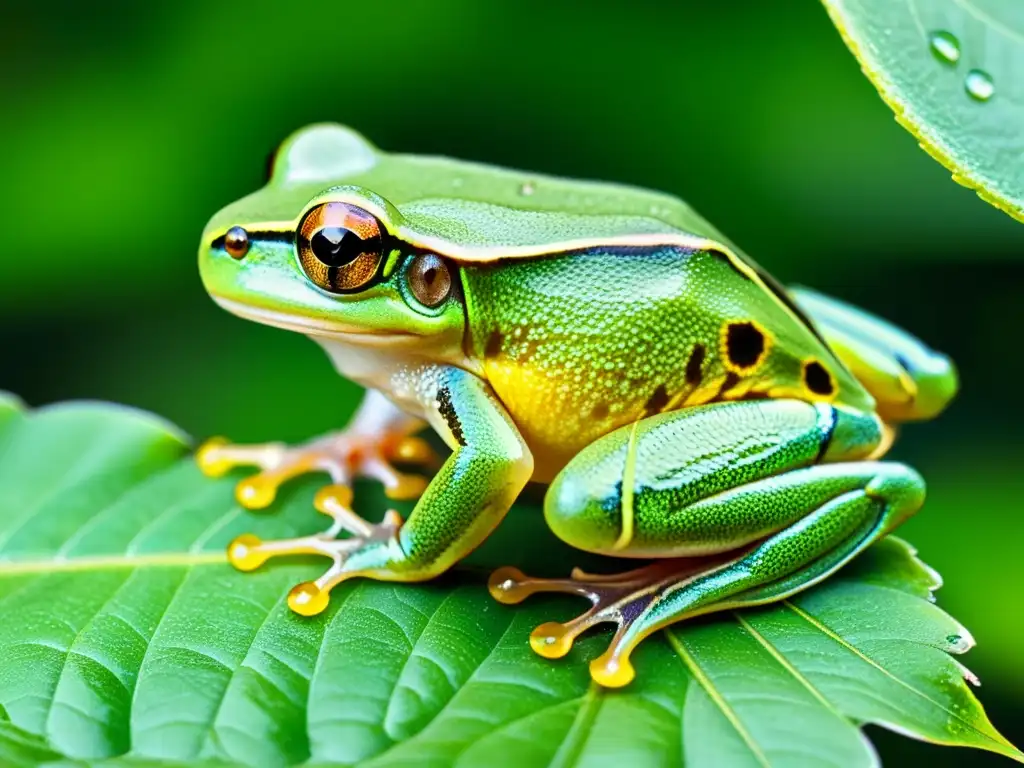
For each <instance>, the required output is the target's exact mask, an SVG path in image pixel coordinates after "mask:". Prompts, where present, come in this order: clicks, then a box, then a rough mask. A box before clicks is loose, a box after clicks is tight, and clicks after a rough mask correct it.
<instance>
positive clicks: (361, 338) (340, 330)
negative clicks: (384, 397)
mask: <svg viewBox="0 0 1024 768" xmlns="http://www.w3.org/2000/svg"><path fill="white" fill-rule="evenodd" d="M211 295H212V296H213V300H214V301H216V302H217V304H218V305H219V306H220V307H222V308H223V309H226V310H227V311H228V312H230V313H231V314H233V315H237V316H238V317H242V318H245V319H246V320H253V321H255V322H257V323H262V324H263V325H270V326H273V327H275V328H282V329H284V330H286V331H295V332H297V333H301V334H304V335H306V336H315V337H317V338H322V339H336V340H338V341H344V342H348V343H350V344H364V345H367V346H374V347H380V346H382V345H402V344H411V343H415V342H418V341H421V339H422V337H421V336H419V335H418V334H415V333H407V332H404V331H389V330H380V329H373V330H370V329H368V328H365V327H359V326H350V325H345V324H344V323H339V322H337V321H333V320H331V321H328V320H325V319H323V318H319V317H312V316H305V315H298V314H291V313H289V312H280V311H277V310H273V309H266V308H265V307H259V306H255V305H253V304H246V303H243V302H240V301H234V300H232V299H226V298H224V297H223V296H217V295H214V294H211Z"/></svg>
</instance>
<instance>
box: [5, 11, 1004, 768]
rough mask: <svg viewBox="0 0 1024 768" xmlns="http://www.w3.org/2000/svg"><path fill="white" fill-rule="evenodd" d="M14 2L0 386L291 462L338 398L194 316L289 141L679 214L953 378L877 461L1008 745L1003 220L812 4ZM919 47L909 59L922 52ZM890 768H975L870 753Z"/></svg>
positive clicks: (292, 360)
mask: <svg viewBox="0 0 1024 768" xmlns="http://www.w3.org/2000/svg"><path fill="white" fill-rule="evenodd" d="M289 5H290V4H287V3H265V2H251V1H250V2H209V1H205V0H204V1H200V0H188V1H186V0H177V2H174V3H163V4H142V3H112V2H105V3H90V4H84V3H78V2H72V1H71V0H68V1H66V2H56V1H53V2H48V3H45V4H44V3H24V2H22V3H18V2H15V3H14V4H13V7H11V4H8V8H9V10H8V13H7V20H5V22H4V24H3V25H2V26H0V63H2V66H0V90H2V93H0V98H2V104H3V111H2V115H3V117H2V119H0V146H2V147H3V152H2V155H0V180H2V186H0V203H2V207H0V219H2V221H3V229H2V232H3V250H2V255H0V350H2V354H0V389H8V390H12V391H14V392H16V393H18V394H20V395H21V396H22V397H23V398H24V399H25V400H26V401H28V402H29V403H31V404H34V405H38V404H44V403H48V402H52V401H56V400H62V399H67V398H83V397H88V398H102V399H107V400H115V401H120V402H124V403H130V404H132V405H136V406H139V407H142V408H146V409H150V410H153V411H156V412H158V413H161V414H163V415H164V416H166V417H168V418H170V419H171V420H173V421H175V422H177V423H178V424H180V425H181V426H182V427H183V428H185V429H186V430H188V431H189V432H190V433H192V434H193V435H195V436H197V437H203V436H208V435H211V434H225V435H230V436H231V437H232V438H235V439H239V440H255V439H267V438H282V437H283V438H286V439H290V440H298V439H302V438H305V437H308V436H310V435H313V434H316V433H318V432H322V431H324V430H326V429H328V428H331V427H334V426H337V425H340V424H341V423H343V422H344V420H345V417H346V416H347V414H348V412H349V411H350V410H351V409H352V408H353V407H354V405H355V403H356V401H357V397H358V395H357V392H356V390H355V388H354V387H353V386H352V385H349V384H346V383H343V382H340V381H339V380H338V379H337V377H336V376H335V375H334V374H333V372H332V370H331V369H330V367H329V365H328V363H327V361H326V358H324V357H323V355H322V353H321V352H320V351H319V350H318V349H317V348H316V347H315V346H314V345H313V344H311V343H309V342H308V341H306V340H304V339H302V338H301V337H299V336H295V335H291V334H288V333H285V332H282V331H277V330H272V329H269V328H263V327H258V326H256V325H254V324H248V323H245V322H243V321H241V320H238V319H235V318H232V317H230V316H228V315H227V314H226V313H223V312H221V311H220V310H218V309H217V308H216V307H215V306H214V305H213V303H212V302H211V301H210V300H208V299H207V297H206V296H205V295H204V293H203V289H202V286H201V285H200V282H199V278H198V275H197V271H196V263H195V252H196V248H197V244H198V237H199V233H200V231H201V230H202V227H203V224H204V223H205V221H206V219H207V218H208V217H209V216H210V215H211V214H212V213H213V212H214V211H215V210H216V209H217V208H219V207H220V206H222V205H224V204H226V203H228V202H230V201H232V200H234V199H236V198H238V197H240V196H242V195H244V194H246V193H248V192H249V191H251V190H253V189H254V188H256V187H257V186H259V185H261V184H262V183H263V181H264V178H263V176H264V169H265V158H266V157H267V154H268V152H270V151H271V150H272V149H273V148H274V147H275V146H276V144H277V142H278V141H280V140H281V139H282V138H283V137H284V136H285V135H287V134H288V133H290V132H291V131H292V130H294V129H296V128H298V127H300V126H302V125H303V124H305V123H309V122H313V121H323V120H336V121H340V122H343V123H347V124H349V125H352V126H354V127H355V128H357V129H358V130H360V131H362V132H364V133H365V134H367V135H368V136H369V137H370V138H371V139H372V140H373V141H374V142H375V143H377V144H378V145H380V146H381V147H383V148H385V149H392V150H400V151H407V152H419V153H439V154H449V155H455V156H459V157H463V158H467V159H473V160H480V161H485V162H490V163H495V164H502V165H510V166H514V167H520V168H524V169H530V170H535V171H544V172H549V173H555V174H562V175H568V176H582V177H595V178H600V179H607V180H614V181H621V182H627V183H632V184H638V185H642V186H648V187H653V188H657V189H660V190H664V191H668V192H672V193H676V194H678V195H681V196H682V197H684V198H686V199H687V200H688V201H689V202H690V203H691V204H693V205H694V206H695V207H696V208H697V209H698V210H699V211H701V212H702V213H704V215H705V216H707V217H708V218H709V219H710V220H711V221H713V222H715V224H716V225H717V226H718V227H719V228H721V229H723V230H724V231H725V232H727V233H728V234H729V236H730V237H731V238H732V239H734V240H735V241H736V242H738V243H739V244H740V245H741V246H742V247H744V248H745V249H746V250H747V251H748V252H749V253H751V254H752V255H753V256H754V257H755V258H756V259H757V260H758V261H759V262H761V263H762V264H763V265H764V266H766V267H768V268H769V269H770V270H772V271H773V272H774V273H775V274H776V276H778V277H779V278H780V279H782V280H783V281H786V282H800V283H804V284H808V285H812V286H814V287H816V288H819V289H821V290H824V291H827V292H830V293H833V294H835V295H837V296H841V297H843V298H846V299H849V300H852V301H854V302H857V303H859V304H861V305H862V306H864V307H866V308H869V309H871V310H873V311H875V312H878V313H880V314H882V315H884V316H886V317H888V318H890V319H891V320H893V321H895V322H897V323H899V324H900V325H903V326H904V327H906V328H908V329H910V330H911V331H913V332H915V333H916V334H918V335H920V336H921V337H922V338H923V339H925V340H927V341H928V342H930V343H931V344H933V345H934V346H936V347H937V348H940V349H942V350H944V351H946V352H948V353H949V354H951V355H952V356H953V358H954V359H955V360H956V361H957V363H958V365H959V367H960V370H961V374H962V379H963V392H962V396H961V397H960V398H959V399H958V401H957V402H956V403H955V405H954V407H953V408H952V409H951V410H950V411H949V412H948V414H946V415H945V416H943V418H942V419H940V420H939V421H938V422H936V423H933V424H925V425H921V426H919V427H914V428H911V429H908V430H907V431H906V433H905V435H904V436H903V438H902V439H901V441H900V443H899V444H898V446H897V448H896V450H895V454H894V455H895V456H897V457H899V458H900V459H902V460H905V461H908V462H910V463H912V464H913V465H915V466H916V467H917V468H918V469H920V470H921V472H922V473H923V474H924V476H925V477H926V478H927V479H928V480H929V483H930V498H929V502H928V504H927V505H926V507H925V510H924V511H923V513H922V514H921V515H919V516H918V517H917V518H915V519H914V520H912V521H911V522H909V523H908V524H907V525H906V526H905V527H904V529H903V535H904V536H905V537H906V538H908V539H909V540H911V541H912V542H914V543H915V544H916V545H917V546H918V548H919V549H920V552H921V555H922V556H923V557H924V558H925V559H926V560H927V561H928V562H929V563H930V564H931V565H933V566H934V567H936V568H937V569H938V570H939V571H940V572H941V573H942V574H943V576H944V577H945V579H946V582H947V585H946V586H945V587H944V588H943V589H942V590H941V592H940V593H939V602H940V604H941V605H942V606H943V607H945V608H946V609H948V610H949V611H950V612H952V613H953V614H954V615H955V616H957V617H958V618H959V619H960V620H962V621H963V622H964V623H965V624H967V626H968V627H969V628H970V629H971V631H972V632H973V633H974V635H975V637H976V639H977V640H978V643H979V646H978V648H977V649H976V650H975V651H973V652H972V653H970V654H969V655H968V656H967V657H966V659H965V661H966V663H967V664H968V666H970V667H971V668H972V669H973V670H974V671H975V672H977V673H978V674H979V676H980V677H981V678H982V680H983V681H984V687H983V688H982V689H981V691H980V692H979V693H980V696H981V698H982V699H983V701H984V702H985V704H986V705H987V707H988V709H989V711H990V714H991V716H992V719H993V721H994V722H995V723H996V725H997V726H998V727H1000V728H1001V729H1002V730H1003V731H1004V733H1006V735H1007V736H1008V737H1010V738H1011V739H1012V740H1013V741H1015V742H1016V743H1017V744H1018V745H1020V744H1022V743H1024V696H1022V695H1021V691H1022V687H1024V653H1021V650H1020V649H1021V638H1022V635H1024V616H1022V598H1021V592H1022V590H1024V557H1022V556H1021V555H1020V547H1019V546H1018V542H1017V538H1018V537H1020V536H1024V510H1022V506H1021V498H1022V491H1024V482H1022V480H1021V479H1020V478H1021V476H1022V473H1021V464H1022V462H1024V442H1022V440H1021V436H1020V430H1021V426H1022V423H1024V422H1022V419H1021V418H1020V416H1019V414H1020V410H1021V405H1020V404H1018V403H1017V402H1015V398H1014V393H1015V392H1016V391H1017V389H1018V388H1017V387H1016V386H1015V385H1016V384H1017V382H1019V381H1020V376H1019V374H1020V373H1021V372H1022V370H1024V366H1022V365H1021V364H1020V362H1019V361H1018V358H1017V357H1016V355H1017V354H1018V353H1019V350H1018V351H1015V349H1016V348H1015V347H1014V346H1013V345H1014V344H1018V343H1020V330H1021V328H1022V327H1024V302H1022V301H1021V297H1022V296H1024V226H1022V225H1020V224H1019V223H1015V222H1013V221H1012V220H1011V219H1010V218H1009V217H1007V216H1005V215H1004V214H1002V213H1000V212H998V211H996V210H995V209H993V208H991V207H989V206H988V205H987V204H985V203H983V202H982V201H981V200H979V199H978V198H977V197H976V196H975V195H974V194H973V193H972V192H970V191H968V190H966V189H963V188H961V187H959V186H957V185H956V184H955V183H953V182H952V181H951V180H950V177H949V173H948V172H947V171H946V170H944V169H943V168H942V167H941V166H939V165H938V164H937V163H936V162H935V161H933V160H932V159H931V158H929V157H928V156H927V155H926V154H925V153H924V152H923V151H921V150H920V149H919V148H918V147H917V144H916V142H915V141H914V139H913V138H912V137H911V136H910V135H909V134H908V133H906V132H905V131H904V130H903V129H902V128H900V127H899V126H898V125H897V124H896V122H895V121H894V120H893V118H892V114H891V113H890V111H889V110H888V108H886V107H885V106H884V105H883V104H882V102H881V101H880V99H879V98H878V96H877V94H876V93H875V91H874V89H873V88H872V86H871V85H870V84H869V83H868V81H867V80H866V79H865V78H864V77H863V76H862V75H861V73H860V71H859V69H858V66H857V64H856V62H855V61H854V59H853V57H852V56H851V55H850V54H849V53H848V52H847V50H846V49H845V47H844V46H843V44H842V42H841V41H840V39H839V36H838V34H837V33H836V31H835V30H834V29H833V28H832V27H831V25H830V23H829V21H828V18H827V16H826V14H825V12H824V10H823V9H822V7H821V6H820V5H818V4H817V3H816V2H814V0H801V2H790V3H764V2H753V1H751V2H738V1H737V0H733V2H730V3H717V4H716V3H711V2H703V3H697V2H679V3H673V4H669V3H665V2H656V1H655V0H632V1H631V2H628V3H625V2H610V1H606V0H592V1H591V2H589V3H586V4H582V3H572V4H559V3H553V2H550V0H547V1H545V2H542V1H541V0H519V1H518V2H516V3H514V4H512V3H485V2H481V1H480V0H433V1H432V2H413V1H410V2H390V3H376V2H374V3H355V2H349V1H347V0H334V1H333V2H329V3H318V4H315V5H314V6H312V7H313V8H315V10H310V8H309V7H305V6H304V9H303V10H300V9H299V6H298V5H296V6H295V8H294V9H289V7H288V6H289ZM922 45H925V42H924V41H922ZM872 735H873V737H875V738H876V741H877V743H878V744H879V748H880V751H881V753H882V755H883V757H884V758H886V759H887V761H889V762H892V763H896V762H898V761H901V760H903V759H911V758H913V759H922V760H923V759H928V760H930V761H932V763H933V764H935V765H954V764H963V765H967V764H970V765H976V764H989V763H992V764H994V763H995V762H996V758H990V757H988V756H986V755H980V754H976V753H968V752H965V751H962V750H944V749H940V748H937V747H932V746H928V745H920V744H917V743H914V742H909V741H906V740H903V739H900V738H898V737H894V736H886V735H882V734H881V733H879V732H877V731H875V732H874V733H873V734H872Z"/></svg>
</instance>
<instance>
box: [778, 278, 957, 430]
mask: <svg viewBox="0 0 1024 768" xmlns="http://www.w3.org/2000/svg"><path fill="white" fill-rule="evenodd" d="M789 294H790V296H791V297H792V298H793V300H794V301H795V302H796V303H797V305H798V306H799V307H800V308H801V309H802V310H804V312H806V313H807V314H808V315H809V316H810V318H811V320H812V321H813V322H814V324H815V325H816V326H817V327H818V330H819V331H821V334H822V336H824V337H825V340H826V341H827V342H828V344H829V346H830V347H832V349H833V351H834V352H835V353H836V355H837V356H838V357H839V359H840V360H842V361H843V363H845V364H846V366H847V367H848V368H849V369H850V370H851V371H852V372H853V374H854V376H856V377H857V379H858V380H860V382H861V383H862V384H863V385H864V387H865V388H866V389H867V390H868V392H870V393H871V394H872V396H873V397H874V398H875V400H876V401H877V402H878V413H879V414H880V415H881V417H882V418H883V419H884V420H885V421H886V422H889V423H898V422H902V421H920V420H923V419H930V418H933V417H935V416H937V415H938V414H939V412H940V411H942V409H943V408H945V407H946V405H947V404H948V403H949V401H950V400H951V399H952V398H953V396H954V395H955V394H956V391H957V375H956V370H955V369H954V367H953V364H952V362H951V361H950V360H949V358H948V357H946V356H945V355H943V354H941V353H939V352H936V351H934V350H932V349H930V348H928V347H927V346H926V345H925V344H924V343H923V342H921V341H919V340H918V339H916V338H914V337H913V336H911V335H910V334H909V333H907V332H906V331H903V330H901V329H899V328H897V327H896V326H894V325H892V324H891V323H888V322H886V321H885V320H882V319H881V318H878V317H875V316H874V315H872V314H869V313H868V312H865V311H864V310H862V309H858V308H857V307H854V306H852V305H850V304H847V303H845V302H842V301H839V300H838V299H833V298H831V297H829V296H825V295H823V294H820V293H818V292H816V291H812V290H809V289H807V288H791V289H789Z"/></svg>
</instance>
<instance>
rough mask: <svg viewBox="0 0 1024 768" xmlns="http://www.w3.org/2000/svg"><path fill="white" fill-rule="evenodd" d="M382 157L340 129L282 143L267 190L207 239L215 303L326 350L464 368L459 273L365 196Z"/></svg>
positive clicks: (205, 273)
mask: <svg viewBox="0 0 1024 768" xmlns="http://www.w3.org/2000/svg"><path fill="white" fill-rule="evenodd" d="M379 156H380V155H379V153H378V152H377V150H376V149H375V148H374V147H373V146H372V145H370V144H368V143H367V142H366V141H365V140H364V139H363V138H362V137H360V136H359V135H358V134H356V133H354V132H352V131H349V130H348V129H344V128H342V127H340V126H326V125H325V126H312V127H310V128H306V129H304V130H303V131H300V132H299V133H297V134H295V135H293V136H292V137H291V138H289V139H288V140H287V141H285V143H284V144H283V145H282V147H281V149H280V150H279V151H278V153H277V154H276V156H275V159H274V165H273V171H272V175H271V178H270V181H269V182H268V184H267V186H265V187H264V188H263V189H261V190H259V191H257V192H255V193H253V194H252V195H249V196H248V197H246V198H243V199H242V200H240V201H238V202H236V203H233V204H232V205H229V206H228V207H226V208H224V209H223V210H222V211H220V212H219V213H217V214H216V215H215V216H214V217H213V219H212V220H211V221H210V223H209V224H208V225H207V227H206V230H205V232H204V233H203V240H202V244H201V246H200V253H199V265H200V272H201V275H202V279H203V283H204V285H205V286H206V289H207V291H208V292H209V293H210V295H211V296H213V298H214V299H215V300H216V301H217V302H218V303H219V304H220V305H221V306H222V307H224V308H225V309H227V310H229V311H231V312H233V313H235V314H237V315H240V316H242V317H245V318H248V319H252V320H256V321H258V322H262V323H266V324H268V325H273V326H278V327H281V328H286V329H289V330H295V331H299V332H301V333H304V334H307V335H309V336H312V337H314V338H316V339H318V340H326V339H335V340H340V341H343V342H346V343H350V344H360V345H368V346H374V347H385V346H386V347H388V348H390V349H393V350H395V351H396V352H397V351H402V350H405V351H409V352H418V353H420V354H430V355H432V356H444V357H457V356H458V355H459V354H460V350H461V345H462V335H463V327H464V312H463V308H462V303H461V302H462V297H461V290H460V285H459V276H458V269H457V267H456V266H455V264H454V263H453V262H452V261H450V260H449V259H446V258H444V257H442V256H441V255H439V254H438V253H436V252H434V251H431V250H429V249H425V248H422V247H416V246H412V245H410V244H409V243H407V242H406V241H403V240H402V239H400V238H399V237H398V236H397V235H396V232H397V231H398V229H399V228H400V227H401V224H402V217H401V214H400V213H399V212H398V210H397V209H396V208H395V207H394V206H393V205H392V204H391V203H390V202H388V201H387V200H385V199H384V198H383V197H381V196H380V195H378V194H377V193H375V192H374V191H373V190H372V188H370V187H369V186H368V185H369V183H370V182H369V181H368V179H370V180H372V173H373V168H374V166H375V165H376V163H377V161H378V158H379ZM353 181H358V182H359V183H351V182H353Z"/></svg>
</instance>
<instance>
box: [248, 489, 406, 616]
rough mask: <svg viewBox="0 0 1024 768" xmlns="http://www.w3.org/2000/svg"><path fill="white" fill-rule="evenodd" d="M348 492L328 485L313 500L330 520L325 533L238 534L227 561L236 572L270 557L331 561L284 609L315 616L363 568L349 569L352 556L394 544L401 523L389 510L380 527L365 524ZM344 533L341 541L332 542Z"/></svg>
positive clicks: (301, 586)
mask: <svg viewBox="0 0 1024 768" xmlns="http://www.w3.org/2000/svg"><path fill="white" fill-rule="evenodd" d="M351 501H352V491H351V490H350V489H349V488H348V487H347V486H337V485H331V486H327V487H326V488H324V489H322V490H321V491H320V492H319V493H318V494H317V497H316V501H315V504H316V508H317V509H318V510H319V511H320V512H322V513H324V514H325V515H327V516H328V517H330V518H332V520H333V523H332V524H331V526H330V527H329V528H327V530H325V531H323V532H322V533H318V534H314V535H312V536H300V537H298V538H294V539H278V540H274V541H263V540H261V539H260V538H258V537H257V536H254V535H253V534H250V533H247V534H243V535H242V536H239V537H238V538H236V539H235V540H234V541H232V542H231V544H229V545H228V561H229V562H230V563H231V564H232V565H233V566H234V567H235V568H237V569H238V570H240V571H252V570H255V569H256V568H259V567H260V566H261V565H263V564H264V563H265V562H266V561H267V560H269V559H270V558H272V557H280V556H282V555H310V554H312V555H324V556H325V557H329V558H331V560H332V561H333V562H332V563H331V566H330V567H329V568H328V569H327V570H326V571H325V572H324V573H323V575H322V576H320V578H318V579H316V580H315V581H307V582H303V583H302V584H297V585H296V586H295V587H294V588H293V589H292V590H291V592H289V594H288V607H289V608H291V609H292V610H293V611H295V612H296V613H298V614H301V615H303V616H315V615H316V614H318V613H320V612H322V611H323V610H324V609H325V608H327V605H328V603H329V601H330V593H331V590H332V589H334V587H336V586H337V585H338V584H340V583H341V582H342V581H345V580H346V579H349V578H351V577H352V576H358V575H360V574H362V573H364V571H365V569H364V568H361V567H358V566H357V567H353V563H352V560H353V556H354V555H356V553H361V552H365V551H367V550H373V549H378V550H379V549H381V547H382V545H383V546H384V547H387V546H389V545H390V544H392V543H393V542H394V541H395V538H396V535H397V533H398V529H399V528H400V527H401V525H402V518H401V516H400V515H399V514H398V513H397V512H396V511H394V510H388V512H387V514H385V516H384V519H383V520H382V521H381V522H380V523H369V522H367V521H366V520H364V519H363V518H361V517H360V516H359V515H357V514H356V513H355V512H354V511H353V510H352V508H351V507H350V504H351ZM342 532H346V533H348V534H349V536H347V537H346V538H340V539H339V538H337V536H338V535H339V534H341V533H342Z"/></svg>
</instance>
